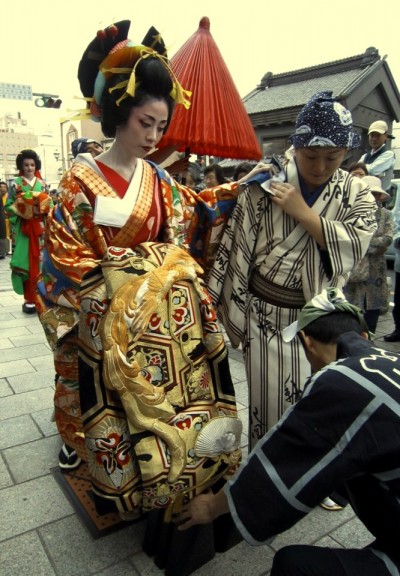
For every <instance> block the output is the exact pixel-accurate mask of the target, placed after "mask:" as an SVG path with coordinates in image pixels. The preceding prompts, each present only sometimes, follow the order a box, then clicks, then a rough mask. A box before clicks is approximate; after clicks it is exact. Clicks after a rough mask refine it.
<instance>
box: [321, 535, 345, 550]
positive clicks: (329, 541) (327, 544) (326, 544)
mask: <svg viewBox="0 0 400 576" xmlns="http://www.w3.org/2000/svg"><path fill="white" fill-rule="evenodd" d="M314 545H315V546H320V547H321V548H348V546H341V545H340V544H339V542H336V540H333V538H331V537H330V536H324V537H323V538H321V539H320V540H317V541H316V542H315V544H314Z"/></svg>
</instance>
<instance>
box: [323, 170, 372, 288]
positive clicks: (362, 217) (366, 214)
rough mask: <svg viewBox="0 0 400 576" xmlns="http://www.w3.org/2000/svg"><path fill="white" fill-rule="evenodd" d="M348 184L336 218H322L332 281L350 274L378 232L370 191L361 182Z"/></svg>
mask: <svg viewBox="0 0 400 576" xmlns="http://www.w3.org/2000/svg"><path fill="white" fill-rule="evenodd" d="M349 180H350V182H349V183H347V184H345V187H344V189H343V193H342V195H341V200H340V202H339V204H338V209H337V211H336V215H334V216H332V217H329V216H324V215H321V224H322V229H323V234H324V238H325V244H326V247H327V253H328V256H329V260H330V265H331V269H332V276H333V277H336V276H339V275H342V274H346V273H348V272H350V271H351V270H353V268H354V266H355V265H356V264H358V262H360V260H361V259H362V258H363V256H364V255H365V254H366V252H367V249H368V246H369V243H370V240H371V238H372V235H373V234H374V232H375V230H376V229H377V222H376V210H377V206H376V202H375V200H374V197H373V196H372V194H371V192H370V191H369V188H368V187H367V186H363V184H362V182H361V181H359V182H356V181H355V180H356V179H352V178H350V179H349ZM346 186H348V188H346Z"/></svg>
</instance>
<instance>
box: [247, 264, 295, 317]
mask: <svg viewBox="0 0 400 576" xmlns="http://www.w3.org/2000/svg"><path fill="white" fill-rule="evenodd" d="M250 291H251V292H252V293H253V294H254V296H257V298H260V300H263V301H264V302H267V304H272V306H278V307H279V308H294V309H300V308H303V306H304V304H305V303H306V301H305V299H304V294H303V291H302V290H295V289H293V288H287V287H286V286H279V285H278V284H274V283H273V282H269V281H268V280H266V279H265V278H264V277H263V276H261V274H259V273H258V272H257V270H254V272H253V273H252V275H251V278H250Z"/></svg>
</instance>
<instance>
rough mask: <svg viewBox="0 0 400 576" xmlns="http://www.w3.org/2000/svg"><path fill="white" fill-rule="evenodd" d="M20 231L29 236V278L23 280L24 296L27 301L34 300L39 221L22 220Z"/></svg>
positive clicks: (38, 263) (37, 264)
mask: <svg viewBox="0 0 400 576" xmlns="http://www.w3.org/2000/svg"><path fill="white" fill-rule="evenodd" d="M22 232H23V233H24V234H25V236H27V237H28V238H29V279H28V280H26V281H25V282H24V297H25V300H26V301H27V302H35V299H36V278H37V276H38V274H39V272H40V248H39V236H40V235H41V233H42V228H41V225H40V221H39V220H37V219H35V218H30V219H29V220H24V221H23V223H22Z"/></svg>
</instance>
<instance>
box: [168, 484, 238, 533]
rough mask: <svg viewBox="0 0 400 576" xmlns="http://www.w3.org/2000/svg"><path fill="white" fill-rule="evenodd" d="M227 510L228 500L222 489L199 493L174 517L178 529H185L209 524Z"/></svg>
mask: <svg viewBox="0 0 400 576" xmlns="http://www.w3.org/2000/svg"><path fill="white" fill-rule="evenodd" d="M227 512H229V506H228V500H227V498H226V496H225V493H224V491H223V490H220V491H219V492H217V493H216V494H213V493H212V492H211V491H210V492H207V493H204V494H200V496H196V498H194V499H193V500H191V501H190V502H189V503H188V504H186V505H185V506H184V507H183V509H182V512H181V513H180V514H179V516H178V517H177V518H176V522H178V523H180V526H178V530H187V529H188V528H191V527H192V526H195V525H196V524H209V523H210V522H212V521H213V520H215V519H216V518H218V516H221V514H226V513H227Z"/></svg>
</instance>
